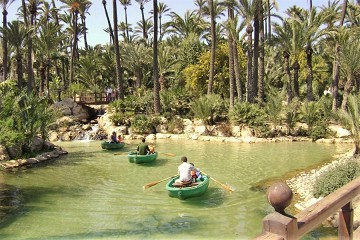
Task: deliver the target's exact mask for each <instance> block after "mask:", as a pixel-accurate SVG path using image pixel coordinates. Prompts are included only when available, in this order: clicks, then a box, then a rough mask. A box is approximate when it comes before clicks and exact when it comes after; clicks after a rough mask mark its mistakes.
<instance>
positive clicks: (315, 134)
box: [308, 126, 329, 141]
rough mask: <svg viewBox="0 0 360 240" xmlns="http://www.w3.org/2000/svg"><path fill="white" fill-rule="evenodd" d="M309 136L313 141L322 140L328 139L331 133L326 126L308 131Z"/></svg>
mask: <svg viewBox="0 0 360 240" xmlns="http://www.w3.org/2000/svg"><path fill="white" fill-rule="evenodd" d="M308 132H309V136H310V138H311V139H312V140H313V141H316V140H318V139H320V138H326V137H327V136H328V135H329V131H328V129H327V127H326V126H315V127H313V128H311V129H309V130H308Z"/></svg>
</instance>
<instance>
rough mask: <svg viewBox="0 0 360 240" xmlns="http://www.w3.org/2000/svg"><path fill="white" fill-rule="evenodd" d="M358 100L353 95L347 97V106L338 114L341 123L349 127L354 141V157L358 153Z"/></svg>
mask: <svg viewBox="0 0 360 240" xmlns="http://www.w3.org/2000/svg"><path fill="white" fill-rule="evenodd" d="M359 102H360V99H359V97H356V96H354V95H350V96H349V104H348V105H347V108H346V109H343V110H342V111H341V112H339V114H338V116H339V118H340V120H341V121H342V122H344V123H345V124H346V126H348V127H349V129H350V132H351V135H352V138H353V141H354V147H355V150H354V155H357V154H359V152H360V115H359V114H360V105H359Z"/></svg>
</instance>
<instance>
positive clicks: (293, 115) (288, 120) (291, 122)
mask: <svg viewBox="0 0 360 240" xmlns="http://www.w3.org/2000/svg"><path fill="white" fill-rule="evenodd" d="M299 105H300V102H299V101H298V99H293V100H292V101H291V103H290V104H288V105H286V106H285V119H284V122H285V124H286V128H287V131H288V134H290V133H291V130H292V129H293V128H294V126H295V123H296V121H297V120H298V118H299V116H298V111H299Z"/></svg>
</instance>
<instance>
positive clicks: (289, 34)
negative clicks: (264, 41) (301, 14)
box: [273, 20, 294, 104]
mask: <svg viewBox="0 0 360 240" xmlns="http://www.w3.org/2000/svg"><path fill="white" fill-rule="evenodd" d="M273 29H274V32H275V35H274V42H276V43H277V44H278V47H279V49H281V51H282V52H283V57H284V60H285V73H286V75H287V83H286V94H287V103H288V104H290V102H291V100H292V97H293V94H292V84H291V73H290V54H291V49H292V46H291V42H292V39H293V38H294V34H293V31H292V27H291V24H290V22H289V20H284V21H283V24H282V25H280V24H279V23H276V22H274V23H273Z"/></svg>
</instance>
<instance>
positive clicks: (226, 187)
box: [221, 184, 235, 192]
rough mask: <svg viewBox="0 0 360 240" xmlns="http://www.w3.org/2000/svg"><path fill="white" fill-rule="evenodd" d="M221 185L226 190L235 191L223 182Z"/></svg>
mask: <svg viewBox="0 0 360 240" xmlns="http://www.w3.org/2000/svg"><path fill="white" fill-rule="evenodd" d="M221 187H222V188H224V189H226V190H228V191H229V192H233V191H235V190H234V189H232V188H231V187H229V186H227V185H225V184H221Z"/></svg>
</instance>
